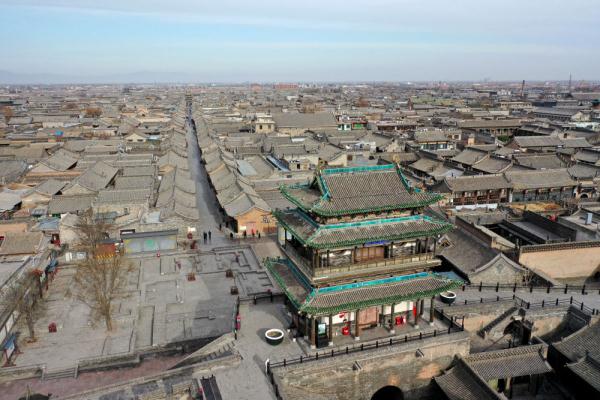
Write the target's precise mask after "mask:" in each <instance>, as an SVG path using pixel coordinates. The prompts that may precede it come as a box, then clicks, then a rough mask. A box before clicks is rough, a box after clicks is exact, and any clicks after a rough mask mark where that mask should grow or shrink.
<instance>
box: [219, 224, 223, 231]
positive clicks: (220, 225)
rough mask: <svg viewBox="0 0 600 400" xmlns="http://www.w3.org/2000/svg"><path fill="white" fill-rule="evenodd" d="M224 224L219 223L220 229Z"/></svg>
mask: <svg viewBox="0 0 600 400" xmlns="http://www.w3.org/2000/svg"><path fill="white" fill-rule="evenodd" d="M222 225H223V224H221V223H219V231H220V230H221V227H222Z"/></svg>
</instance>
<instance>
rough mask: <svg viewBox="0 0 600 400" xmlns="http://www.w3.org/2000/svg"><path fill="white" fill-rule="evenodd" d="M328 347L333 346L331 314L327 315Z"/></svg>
mask: <svg viewBox="0 0 600 400" xmlns="http://www.w3.org/2000/svg"><path fill="white" fill-rule="evenodd" d="M328 328H329V345H330V346H333V314H329V326H328Z"/></svg>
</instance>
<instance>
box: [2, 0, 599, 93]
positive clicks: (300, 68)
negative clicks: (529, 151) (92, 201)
mask: <svg viewBox="0 0 600 400" xmlns="http://www.w3.org/2000/svg"><path fill="white" fill-rule="evenodd" d="M0 35H1V36H2V38H3V39H2V41H1V42H0V43H1V44H0V54H2V57H0V70H1V71H4V73H5V75H6V73H9V75H10V74H28V75H30V76H36V77H43V76H50V74H52V75H54V74H56V75H66V76H69V77H72V78H73V79H74V80H82V79H99V80H103V79H108V80H110V79H115V80H119V79H129V78H131V77H132V76H134V77H138V79H139V80H142V81H144V80H145V81H148V80H156V81H160V80H170V81H189V80H193V81H203V82H206V81H228V82H231V81H298V80H302V81H313V80H321V81H340V80H395V81H407V80H479V79H483V78H491V79H494V80H520V79H528V80H533V79H539V80H544V79H568V77H569V73H572V74H573V78H574V79H575V80H578V79H599V78H600V6H599V1H598V0H504V1H493V0H454V1H451V0H439V1H438V0H436V1H427V0H411V1H404V0H390V1H386V0H369V1H355V0H333V1H327V0H320V1H314V0H299V1H298V0H263V1H249V0H215V1H205V0H161V1H159V0H0ZM48 79H51V78H48Z"/></svg>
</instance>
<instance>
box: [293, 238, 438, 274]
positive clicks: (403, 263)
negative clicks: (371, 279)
mask: <svg viewBox="0 0 600 400" xmlns="http://www.w3.org/2000/svg"><path fill="white" fill-rule="evenodd" d="M283 250H284V253H286V255H287V256H288V257H289V259H290V260H292V262H293V263H294V264H295V265H297V266H298V267H299V268H300V269H301V270H302V271H303V272H304V273H305V274H307V275H308V276H311V275H312V276H314V277H322V276H325V275H330V274H338V273H344V272H352V271H359V270H365V269H376V268H385V267H390V268H391V267H394V268H400V269H402V267H405V269H411V268H413V267H414V263H421V262H426V261H430V260H433V259H434V255H433V253H420V254H409V255H405V256H400V257H393V258H386V259H383V260H379V261H365V262H358V263H354V264H344V265H336V266H329V267H320V268H316V269H314V270H313V268H312V266H311V265H310V262H309V260H307V259H306V258H304V257H302V256H301V255H300V254H298V252H297V251H296V250H295V249H294V248H293V247H291V246H289V245H288V246H287V247H285V248H284V249H283Z"/></svg>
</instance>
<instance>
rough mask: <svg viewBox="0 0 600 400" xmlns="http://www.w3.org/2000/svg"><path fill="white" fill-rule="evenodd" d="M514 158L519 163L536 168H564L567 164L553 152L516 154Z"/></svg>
mask: <svg viewBox="0 0 600 400" xmlns="http://www.w3.org/2000/svg"><path fill="white" fill-rule="evenodd" d="M513 158H514V159H515V162H516V163H517V164H518V165H522V166H525V167H529V168H534V169H557V168H564V167H566V165H567V164H566V163H565V162H564V161H562V160H561V159H560V158H559V157H558V156H557V155H556V154H553V153H547V154H546V153H544V154H515V155H514V156H513Z"/></svg>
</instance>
